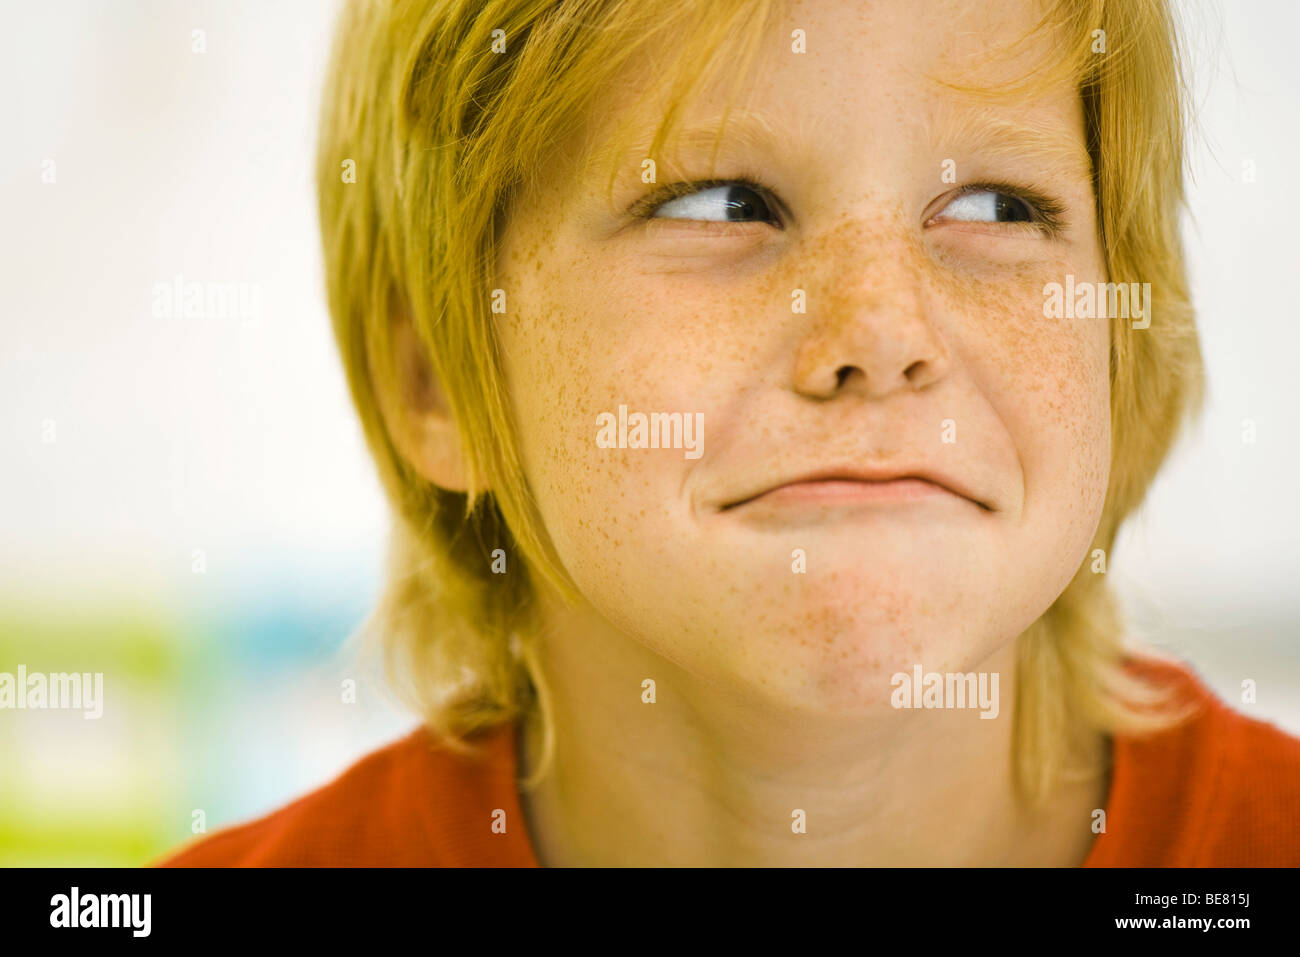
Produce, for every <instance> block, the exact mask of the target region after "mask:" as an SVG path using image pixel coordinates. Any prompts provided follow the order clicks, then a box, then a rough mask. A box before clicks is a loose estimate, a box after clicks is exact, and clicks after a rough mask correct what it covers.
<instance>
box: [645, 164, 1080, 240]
mask: <svg viewBox="0 0 1300 957" xmlns="http://www.w3.org/2000/svg"><path fill="white" fill-rule="evenodd" d="M719 186H743V187H745V188H746V189H749V190H752V191H753V192H755V193H757V194H758V195H759V196H761V197H763V200H764V201H765V202H766V203H767V204H768V206H769V207H770V208H771V210H772V213H773V215H774V218H777V219H778V220H779V219H780V216H779V213H780V211H781V210H782V209H783V208H784V206H783V204H782V203H781V201H780V200H779V199H777V198H776V194H775V193H773V191H772V190H770V189H768V188H767V187H766V186H764V185H763V184H762V183H760V182H759V181H758V178H757V177H755V176H748V175H741V176H737V177H733V178H731V179H704V180H691V181H681V182H676V183H668V184H666V185H664V186H661V187H659V188H658V189H656V190H654V191H653V192H651V193H650V194H648V195H646V196H644V197H642V198H641V199H639V200H637V202H635V203H633V204H632V206H631V207H630V208H629V210H628V212H629V213H630V214H631V215H633V216H635V217H637V218H638V219H651V218H653V213H654V212H655V210H657V209H658V208H659V207H660V206H662V205H664V204H665V203H668V202H670V201H672V200H674V199H679V198H681V197H682V196H690V195H693V194H694V193H701V192H704V191H705V190H709V189H716V188H717V187H719ZM984 192H989V193H997V194H999V195H1002V196H1010V197H1011V198H1012V199H1016V200H1019V201H1020V202H1022V203H1024V204H1025V207H1026V208H1027V209H1028V210H1029V214H1030V216H1031V217H1032V219H1031V221H1030V222H1027V223H1016V222H1011V223H1003V224H1001V225H1006V226H1028V227H1031V228H1034V229H1037V230H1039V231H1040V232H1042V233H1043V234H1044V235H1046V236H1048V237H1055V236H1059V235H1060V234H1061V233H1063V232H1064V231H1065V230H1066V228H1067V227H1068V225H1069V224H1068V223H1067V221H1066V220H1065V204H1064V203H1062V202H1061V201H1060V200H1057V199H1054V198H1052V197H1051V196H1049V195H1047V193H1045V192H1043V191H1042V190H1039V189H1036V188H1034V187H1032V186H1017V185H1015V184H1013V183H1004V182H978V183H967V184H966V185H965V186H962V187H960V188H959V189H958V190H957V191H956V192H955V193H953V194H952V196H951V197H950V199H949V202H952V201H953V200H956V199H958V198H959V197H961V196H965V195H968V194H970V193H984ZM935 215H938V214H937V213H936V214H935ZM930 219H933V217H930ZM926 221H927V222H929V219H927V220H926ZM719 225H722V224H719Z"/></svg>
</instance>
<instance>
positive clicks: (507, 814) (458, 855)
mask: <svg viewBox="0 0 1300 957" xmlns="http://www.w3.org/2000/svg"><path fill="white" fill-rule="evenodd" d="M516 727H517V726H516V725H501V726H499V727H496V728H492V729H490V730H488V731H486V732H483V733H481V734H480V735H478V736H476V737H475V739H474V741H475V743H477V744H479V745H480V746H481V747H482V748H483V752H484V753H483V759H482V761H481V762H480V763H475V762H473V761H470V760H468V759H462V758H461V757H460V756H459V755H455V754H452V753H450V752H448V751H444V750H440V749H438V748H436V746H435V743H434V741H433V739H432V738H431V737H430V736H429V735H428V734H427V733H426V731H425V730H424V729H423V728H417V729H416V730H414V731H412V732H411V733H410V734H408V735H407V736H406V737H404V738H401V739H400V740H397V741H394V742H393V743H392V744H389V745H387V746H386V747H383V748H380V749H379V750H378V751H374V752H372V753H370V754H368V755H366V756H365V757H364V758H362V759H361V760H360V761H358V762H357V763H356V764H354V765H352V766H351V767H350V768H348V769H347V770H346V771H345V772H343V774H342V775H340V776H339V777H338V778H337V779H335V780H334V781H332V782H331V783H329V784H327V785H325V786H324V787H321V788H318V789H317V790H315V791H312V792H311V793H310V794H308V795H306V796H305V797H302V798H299V799H298V800H297V801H294V802H293V803H292V804H288V805H286V806H285V807H282V808H280V809H279V810H277V811H273V812H272V813H270V814H268V815H266V816H265V817H262V818H259V819H257V820H255V821H251V822H249V823H247V824H242V825H238V826H236V827H229V828H225V829H223V830H220V831H217V832H216V833H214V834H212V835H210V836H208V837H205V838H200V839H199V840H197V841H196V842H195V843H193V844H191V845H190V846H189V847H187V848H185V849H183V850H181V851H180V852H179V853H177V854H174V855H173V856H171V857H170V858H168V859H165V860H163V861H161V862H159V866H162V867H537V866H538V863H537V859H536V857H534V855H533V849H532V846H531V844H530V843H529V840H528V835H527V833H526V828H525V826H524V815H523V811H522V810H521V808H520V804H519V798H518V791H516V790H515V787H514V775H515V754H516V751H515V740H514V735H515V730H516ZM497 811H503V812H504V816H502V815H501V814H499V813H494V812H497ZM494 822H497V823H496V825H495V826H496V830H497V831H500V830H501V827H502V824H504V829H505V830H504V833H494V831H493V827H494Z"/></svg>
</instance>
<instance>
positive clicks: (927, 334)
mask: <svg viewBox="0 0 1300 957" xmlns="http://www.w3.org/2000/svg"><path fill="white" fill-rule="evenodd" d="M915 257H916V251H915V250H910V249H903V248H899V247H898V246H894V247H892V248H889V249H885V248H880V249H877V250H874V251H873V252H872V253H869V254H867V255H865V256H862V257H861V258H859V259H857V260H856V261H855V260H854V259H853V258H852V257H849V256H841V257H837V259H836V273H835V274H834V275H832V276H831V277H829V278H828V281H826V282H825V283H823V284H822V288H821V290H820V292H821V302H820V303H819V302H818V301H817V300H816V299H815V298H813V297H812V296H810V302H809V306H808V315H807V316H803V317H800V318H801V319H802V320H803V321H805V322H806V323H807V331H806V333H805V334H804V335H803V336H802V338H801V340H800V342H799V346H798V349H797V352H796V355H795V363H794V375H793V388H794V390H795V391H796V392H798V393H799V394H801V395H805V396H807V397H809V398H815V399H829V398H832V397H834V396H835V395H837V394H841V393H854V394H859V395H865V396H870V397H872V398H883V397H884V396H887V395H889V394H890V393H892V392H894V391H896V390H899V389H912V390H917V389H923V388H925V387H926V386H927V385H930V384H931V383H933V382H936V381H938V380H939V379H942V378H943V377H944V376H945V375H946V374H947V372H948V369H949V366H950V364H951V358H950V353H949V349H948V345H947V343H946V342H945V341H944V339H943V337H942V335H941V334H940V332H939V330H938V328H936V326H935V325H934V323H933V321H932V320H931V318H930V317H929V316H928V315H927V297H926V294H925V283H924V277H923V273H922V269H923V267H922V265H921V264H920V263H918V262H916V261H915ZM815 294H816V293H815V292H814V295H815Z"/></svg>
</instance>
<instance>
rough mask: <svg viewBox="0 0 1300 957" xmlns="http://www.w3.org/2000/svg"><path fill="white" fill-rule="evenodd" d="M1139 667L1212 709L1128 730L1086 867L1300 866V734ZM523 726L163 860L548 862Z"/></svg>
mask: <svg viewBox="0 0 1300 957" xmlns="http://www.w3.org/2000/svg"><path fill="white" fill-rule="evenodd" d="M1132 667H1134V668H1136V669H1140V670H1143V671H1145V672H1146V673H1147V674H1151V675H1152V676H1154V677H1156V678H1157V679H1158V680H1161V681H1166V680H1167V681H1170V682H1173V683H1175V684H1176V685H1177V686H1178V688H1179V693H1180V694H1185V695H1188V696H1190V699H1191V700H1193V701H1195V702H1196V703H1197V705H1198V713H1197V714H1196V715H1195V716H1194V717H1193V718H1191V719H1190V720H1188V721H1186V722H1184V723H1183V724H1181V725H1179V726H1178V727H1177V728H1174V729H1172V730H1170V731H1167V732H1163V733H1161V734H1159V735H1154V736H1150V737H1148V738H1146V739H1143V740H1138V739H1131V738H1123V737H1121V738H1116V739H1115V741H1114V750H1113V765H1112V778H1111V785H1110V796H1109V799H1108V801H1107V806H1106V831H1105V833H1103V834H1101V835H1099V836H1098V838H1097V839H1096V840H1095V841H1094V842H1093V845H1092V849H1091V850H1090V851H1089V853H1088V856H1087V859H1086V860H1085V861H1084V863H1083V866H1084V867H1207V866H1215V867H1219V866H1224V867H1241V866H1244V867H1256V866H1297V865H1300V739H1297V738H1294V737H1291V736H1290V735H1287V734H1285V733H1284V732H1282V731H1281V730H1279V729H1278V728H1276V727H1274V726H1273V725H1271V724H1265V723H1264V722H1262V721H1257V720H1254V719H1251V718H1248V717H1246V716H1245V715H1243V714H1239V713H1237V712H1236V711H1233V710H1231V709H1230V708H1228V707H1227V706H1226V705H1224V704H1223V702H1221V701H1219V700H1218V699H1217V698H1216V697H1215V696H1214V694H1213V693H1212V692H1211V691H1209V689H1208V688H1206V687H1205V685H1204V684H1202V683H1201V681H1200V680H1199V679H1198V678H1197V677H1196V676H1195V675H1194V674H1193V673H1192V672H1191V671H1189V670H1187V669H1185V668H1182V667H1175V666H1170V665H1166V664H1164V663H1160V662H1142V663H1137V662H1135V663H1134V664H1133V665H1132ZM516 733H517V726H516V725H504V726H501V727H498V728H493V729H491V730H488V731H486V732H483V733H482V734H481V735H480V736H479V737H478V738H476V741H478V742H479V743H480V744H481V745H482V746H483V748H484V752H485V753H484V759H483V761H482V762H481V763H474V762H473V761H470V760H468V759H462V758H460V757H458V756H456V755H453V754H451V753H449V752H446V751H442V750H438V749H436V748H435V747H434V744H433V741H432V739H431V738H430V737H429V736H428V735H427V734H426V732H425V731H424V730H423V729H422V728H421V729H417V730H415V731H413V732H411V733H410V734H409V735H407V736H406V737H404V738H402V739H400V740H398V741H395V742H393V743H392V744H390V745H388V746H386V747H384V748H381V749H379V750H378V751H374V752H372V753H371V754H369V755H367V756H366V757H364V758H363V759H361V760H360V761H359V762H357V763H356V764H354V765H353V766H352V767H350V768H349V769H348V770H347V771H345V772H344V773H343V774H342V775H340V776H339V777H338V778H337V779H336V780H334V781H333V782H331V783H330V784H327V785H325V786H324V787H322V788H319V789H317V790H315V791H313V792H311V793H310V794H308V795H306V796H305V797H302V798H300V799H298V800H297V801H294V802H293V803H292V804H288V805H286V806H285V807H282V808H280V809H279V810H277V811H274V812H272V813H271V814H268V815H266V816H265V817H262V818H259V819H257V820H255V821H252V822H250V823H247V824H243V825H239V826H235V827H229V828H226V829H224V830H221V831H218V832H217V833H215V834H212V835H210V836H208V837H204V838H200V839H199V840H197V841H196V842H194V843H193V844H191V845H190V846H189V847H187V848H184V849H182V850H180V851H179V852H176V853H173V854H172V855H171V856H169V857H167V858H165V859H163V860H162V861H160V862H158V863H159V865H160V866H164V867H430V866H433V867H537V866H538V862H537V858H536V855H535V853H534V851H533V847H532V843H531V841H530V839H529V835H528V833H527V828H526V827H525V822H524V816H523V812H522V810H521V808H520V803H519V796H518V791H517V790H516V789H515V785H514V779H515V774H516V755H517V750H516V746H517V742H516ZM495 811H501V812H504V817H502V815H501V814H499V813H498V814H495V815H494V812H495ZM494 820H495V821H498V822H500V821H504V824H505V833H494V830H493V822H494ZM497 829H498V830H499V829H500V824H499V823H498V825H497Z"/></svg>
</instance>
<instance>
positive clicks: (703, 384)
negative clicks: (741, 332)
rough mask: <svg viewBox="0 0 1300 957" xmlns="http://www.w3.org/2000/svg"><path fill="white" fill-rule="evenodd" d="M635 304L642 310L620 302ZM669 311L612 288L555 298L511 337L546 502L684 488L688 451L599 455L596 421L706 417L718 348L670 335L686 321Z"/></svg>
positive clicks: (511, 362) (519, 407)
mask: <svg viewBox="0 0 1300 957" xmlns="http://www.w3.org/2000/svg"><path fill="white" fill-rule="evenodd" d="M593 298H595V299H596V300H597V302H596V303H593V301H592V300H593ZM628 302H632V303H637V304H638V305H641V306H642V308H638V309H635V310H629V309H628V308H627V307H626V306H623V305H620V304H621V303H628ZM667 308H669V307H666V306H658V305H650V306H646V305H644V304H643V303H642V301H641V300H639V299H638V298H637V297H635V296H634V295H628V294H625V293H623V292H615V291H609V290H604V291H602V293H601V295H600V296H598V297H593V296H586V295H584V296H581V297H574V296H570V297H567V298H564V299H560V298H555V297H552V298H551V299H549V300H548V301H547V302H546V304H545V306H544V308H543V309H542V310H540V311H539V312H538V314H537V315H536V317H521V319H520V320H519V321H518V322H517V323H515V324H514V325H513V326H512V327H511V328H510V329H509V331H508V332H507V333H506V334H505V337H504V338H505V346H506V361H505V369H506V376H507V381H508V382H509V384H510V391H511V396H512V401H513V404H514V408H515V414H516V418H517V421H518V423H519V431H520V433H521V435H520V441H521V446H522V454H523V458H524V467H525V469H526V471H527V472H528V474H529V476H530V478H531V480H532V481H533V483H534V488H535V491H537V493H538V494H539V495H542V496H543V497H544V498H547V499H552V500H557V499H565V500H568V499H572V498H573V496H574V495H581V496H583V497H584V498H585V499H587V500H588V501H591V500H594V499H598V498H605V499H619V500H626V499H627V498H628V497H629V496H631V497H649V498H656V499H657V500H662V498H663V494H664V491H665V489H668V488H669V487H671V488H673V489H675V488H677V487H678V486H679V485H680V481H681V470H682V469H683V468H684V467H685V465H688V464H689V461H687V460H685V458H684V450H677V449H639V448H602V447H601V445H600V444H599V443H598V441H597V434H598V432H600V430H601V423H600V420H599V418H598V417H599V416H600V415H601V414H602V413H610V414H611V415H612V416H614V417H615V419H617V418H618V416H619V407H620V406H624V407H625V408H626V413H627V415H629V416H631V415H632V414H633V413H645V414H649V413H656V412H660V413H673V412H678V413H683V414H691V413H695V412H704V413H706V415H705V418H706V420H707V409H706V408H705V405H704V404H703V398H702V397H704V396H705V395H707V394H708V391H707V390H708V389H709V388H710V386H709V382H710V379H711V372H710V368H711V363H712V361H713V360H712V358H711V357H712V356H713V355H715V354H716V349H714V348H713V347H711V346H710V345H709V344H707V343H704V342H702V341H701V339H700V338H696V337H690V336H683V335H680V334H676V333H671V334H670V333H668V332H665V328H676V326H677V325H680V324H682V323H684V322H685V320H684V319H683V318H682V316H681V315H679V314H678V313H679V312H680V308H681V307H680V306H679V307H677V311H676V312H672V313H671V314H668V313H666V312H665V311H663V310H664V309H667ZM547 317H551V318H547ZM561 317H562V318H561ZM705 435H706V436H707V426H706V432H705Z"/></svg>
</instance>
